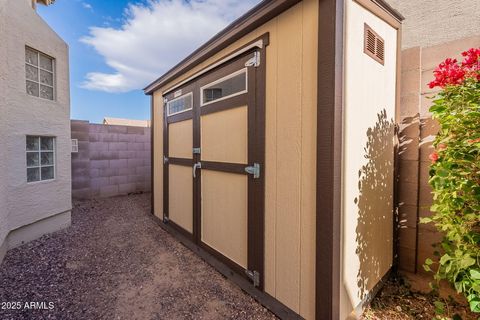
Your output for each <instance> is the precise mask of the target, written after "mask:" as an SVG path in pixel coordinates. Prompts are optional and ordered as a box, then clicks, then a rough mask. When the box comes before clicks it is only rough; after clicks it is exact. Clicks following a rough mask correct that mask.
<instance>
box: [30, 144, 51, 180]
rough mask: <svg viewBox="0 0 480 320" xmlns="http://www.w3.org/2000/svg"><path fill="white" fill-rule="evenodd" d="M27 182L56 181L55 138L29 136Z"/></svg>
mask: <svg viewBox="0 0 480 320" xmlns="http://www.w3.org/2000/svg"><path fill="white" fill-rule="evenodd" d="M26 153H27V182H37V181H44V180H53V179H55V138H53V137H36V136H27V142H26Z"/></svg>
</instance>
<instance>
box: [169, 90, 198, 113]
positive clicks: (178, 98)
mask: <svg viewBox="0 0 480 320" xmlns="http://www.w3.org/2000/svg"><path fill="white" fill-rule="evenodd" d="M187 96H190V108H189V109H185V110H182V111H178V112H174V113H170V107H169V105H170V103H172V102H175V101H177V100H180V99H184V98H186V97H187ZM166 107H167V117H170V116H174V115H176V114H180V113H184V112H187V111H190V110H192V109H193V92H191V91H190V92H187V93H185V94H182V95H181V96H178V97H176V98H174V99H172V100H169V101H167V105H166Z"/></svg>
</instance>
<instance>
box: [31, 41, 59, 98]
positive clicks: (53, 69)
mask: <svg viewBox="0 0 480 320" xmlns="http://www.w3.org/2000/svg"><path fill="white" fill-rule="evenodd" d="M27 50H30V51H32V52H35V53H36V54H37V61H38V66H36V65H34V64H31V63H28V62H27V61H26V53H27ZM40 56H44V57H46V58H48V59H50V60H52V70H51V71H50V70H47V69H44V68H42V67H40ZM55 61H56V60H55V58H54V57H52V56H49V55H48V54H45V53H43V52H40V51H39V50H36V49H34V48H32V47H29V46H25V59H24V63H25V66H30V67H32V68H36V69H37V72H38V77H37V81H34V80H31V79H27V74H26V72H27V71H26V70H25V86H26V85H27V81H30V82H33V83H35V84H38V96H35V95H32V94H29V93H28V91H26V87H25V91H26V93H27V95H29V96H30V97H35V98H40V99H43V100H47V101H56V94H57V90H56V89H55V87H56V83H57V82H56V78H55V75H56V68H55ZM40 71H44V72H48V73H51V74H52V85H51V86H50V85H48V84H45V83H41V82H40ZM41 86H45V87H49V88H52V99H48V98H44V97H42V96H41V94H40V92H41V90H40V87H41Z"/></svg>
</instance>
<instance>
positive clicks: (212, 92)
mask: <svg viewBox="0 0 480 320" xmlns="http://www.w3.org/2000/svg"><path fill="white" fill-rule="evenodd" d="M245 92H247V69H242V70H239V71H237V72H234V73H232V74H230V75H228V76H226V77H224V78H221V79H218V80H216V81H214V82H212V83H210V84H208V85H206V86H204V87H202V88H201V89H200V94H201V96H202V97H201V98H202V106H203V105H206V104H209V103H212V102H215V101H220V100H225V99H228V98H231V97H235V96H238V95H240V94H243V93H245Z"/></svg>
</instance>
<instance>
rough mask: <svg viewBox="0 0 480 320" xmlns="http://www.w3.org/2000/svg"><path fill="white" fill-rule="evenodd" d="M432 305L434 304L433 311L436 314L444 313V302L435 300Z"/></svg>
mask: <svg viewBox="0 0 480 320" xmlns="http://www.w3.org/2000/svg"><path fill="white" fill-rule="evenodd" d="M433 305H434V306H435V313H436V314H444V313H445V303H443V302H441V301H438V300H437V301H435V302H433Z"/></svg>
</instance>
